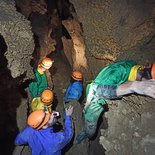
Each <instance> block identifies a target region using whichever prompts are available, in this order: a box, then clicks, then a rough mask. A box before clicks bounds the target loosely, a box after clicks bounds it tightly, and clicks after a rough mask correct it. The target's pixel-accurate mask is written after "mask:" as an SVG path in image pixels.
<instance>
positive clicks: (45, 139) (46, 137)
mask: <svg viewBox="0 0 155 155" xmlns="http://www.w3.org/2000/svg"><path fill="white" fill-rule="evenodd" d="M65 111H66V118H65V130H64V132H56V133H55V132H53V128H52V126H53V125H54V123H55V119H56V118H55V114H54V113H52V114H50V113H49V112H48V111H47V110H36V111H34V112H32V113H31V114H30V115H29V117H28V120H27V124H28V126H27V127H26V128H25V129H24V130H23V131H21V132H20V133H19V134H18V135H17V137H16V139H15V144H16V145H24V144H28V145H29V146H30V148H31V150H32V155H61V150H62V148H63V147H64V146H65V145H66V144H67V143H69V142H70V140H71V138H72V135H73V130H72V125H71V115H72V113H73V107H72V106H69V107H68V108H67V109H65Z"/></svg>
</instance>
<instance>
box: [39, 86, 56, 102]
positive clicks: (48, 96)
mask: <svg viewBox="0 0 155 155" xmlns="http://www.w3.org/2000/svg"><path fill="white" fill-rule="evenodd" d="M53 98H54V93H53V91H51V90H49V89H46V90H44V91H43V92H42V94H41V101H42V102H43V103H44V105H50V104H52V102H53Z"/></svg>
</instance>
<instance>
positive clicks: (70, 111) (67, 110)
mask: <svg viewBox="0 0 155 155" xmlns="http://www.w3.org/2000/svg"><path fill="white" fill-rule="evenodd" d="M65 111H66V115H67V116H71V115H72V113H73V106H71V105H70V106H69V107H68V108H66V109H65Z"/></svg>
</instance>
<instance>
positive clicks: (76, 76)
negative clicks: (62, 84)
mask: <svg viewBox="0 0 155 155" xmlns="http://www.w3.org/2000/svg"><path fill="white" fill-rule="evenodd" d="M71 76H72V78H73V79H74V80H77V81H82V79H83V75H82V73H81V72H80V71H73V72H72V75H71Z"/></svg>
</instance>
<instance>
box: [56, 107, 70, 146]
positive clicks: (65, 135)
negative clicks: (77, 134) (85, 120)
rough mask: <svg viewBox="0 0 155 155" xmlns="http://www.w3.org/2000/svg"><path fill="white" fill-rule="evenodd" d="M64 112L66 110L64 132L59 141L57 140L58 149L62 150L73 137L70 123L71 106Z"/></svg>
mask: <svg viewBox="0 0 155 155" xmlns="http://www.w3.org/2000/svg"><path fill="white" fill-rule="evenodd" d="M65 110H66V118H65V130H64V132H63V133H62V135H61V136H60V137H59V139H57V140H58V141H59V149H62V148H63V147H64V146H65V145H66V144H67V143H69V142H70V140H71V139H72V136H73V129H72V121H71V115H72V113H73V106H69V107H68V108H66V109H65Z"/></svg>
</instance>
